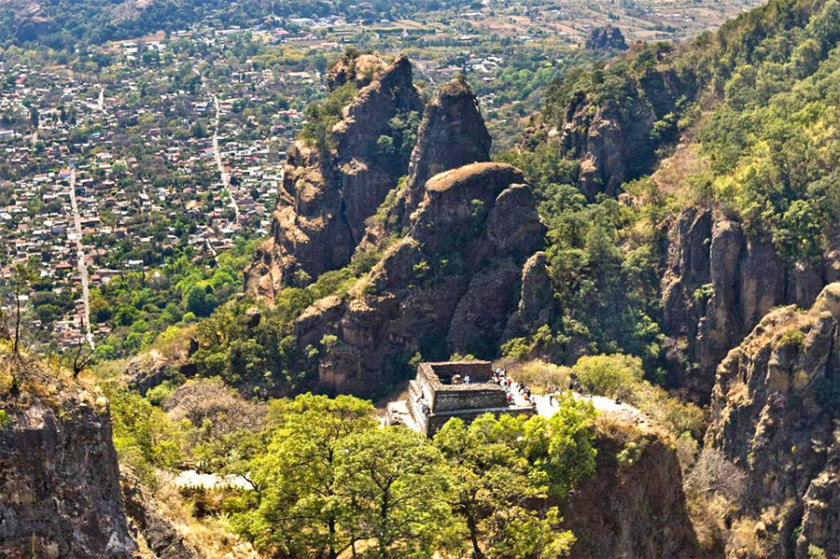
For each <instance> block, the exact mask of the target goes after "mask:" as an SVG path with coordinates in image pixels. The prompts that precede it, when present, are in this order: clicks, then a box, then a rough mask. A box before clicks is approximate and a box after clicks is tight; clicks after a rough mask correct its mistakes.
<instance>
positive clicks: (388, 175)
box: [246, 55, 490, 299]
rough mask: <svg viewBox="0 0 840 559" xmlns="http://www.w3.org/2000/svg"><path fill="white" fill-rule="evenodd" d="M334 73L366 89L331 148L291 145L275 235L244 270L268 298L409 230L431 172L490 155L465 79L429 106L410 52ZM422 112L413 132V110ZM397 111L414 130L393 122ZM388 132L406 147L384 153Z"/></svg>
mask: <svg viewBox="0 0 840 559" xmlns="http://www.w3.org/2000/svg"><path fill="white" fill-rule="evenodd" d="M327 81H328V84H329V86H330V88H332V89H334V88H337V87H340V86H342V85H344V84H346V83H348V82H353V83H354V84H356V86H357V87H359V88H360V89H359V92H358V95H357V96H356V99H355V100H354V101H353V102H352V103H351V104H350V105H349V106H348V107H347V108H346V109H345V117H344V119H343V120H342V121H341V122H339V123H338V124H337V125H336V126H335V127H334V128H333V130H332V133H331V138H332V139H331V144H332V145H334V146H335V148H334V149H333V150H332V151H330V153H329V154H325V153H322V152H321V151H319V150H317V149H315V148H314V147H313V146H311V145H308V144H307V143H306V142H304V141H298V142H296V143H295V145H294V146H293V147H292V148H291V149H290V150H289V153H288V162H287V165H286V169H285V177H284V182H283V188H282V190H281V192H280V193H279V199H278V204H277V209H276V210H275V212H274V218H273V220H272V225H271V237H270V238H269V240H268V241H266V242H265V243H264V244H263V245H262V246H261V247H260V248H259V250H258V252H257V257H256V259H255V261H254V263H253V265H252V266H251V267H250V269H249V270H248V271H247V272H246V286H247V287H248V289H249V290H250V291H251V292H253V293H256V294H257V295H260V296H263V297H265V298H267V299H271V298H272V297H273V296H274V293H276V291H277V290H279V289H282V288H283V287H286V286H289V285H301V284H305V283H307V282H308V281H310V280H313V279H316V278H317V277H318V276H319V275H320V274H322V273H324V272H326V271H329V270H334V269H338V268H341V267H343V266H345V265H347V264H348V263H349V262H350V259H351V257H352V255H353V254H354V252H356V251H368V250H381V249H382V248H383V247H384V244H385V243H386V241H387V239H388V238H389V237H400V236H402V235H404V234H405V233H406V231H407V230H406V228H407V226H408V222H409V216H410V214H411V212H413V211H415V210H416V209H417V206H418V205H419V204H420V202H421V201H422V200H423V195H424V189H423V187H424V185H425V183H426V180H428V179H429V178H430V177H432V176H433V175H436V174H438V173H440V172H443V171H447V170H449V169H454V168H457V167H460V166H462V165H466V164H468V163H473V162H477V161H489V159H490V135H489V134H488V132H487V129H486V127H485V125H484V120H483V119H482V118H481V113H480V111H479V108H478V103H477V101H476V98H475V95H474V94H473V93H472V91H471V90H470V88H469V86H468V85H467V83H466V82H464V81H463V80H459V79H456V80H453V81H452V82H450V83H448V84H444V85H443V86H441V87H440V88H439V89H438V90H437V92H436V93H435V95H434V97H433V98H432V100H431V101H429V103H428V104H426V106H425V108H423V107H422V102H421V100H420V97H419V95H418V93H417V91H416V89H415V87H414V85H413V83H412V77H411V64H410V62H409V61H408V59H407V58H405V57H400V58H398V59H397V61H395V62H394V64H392V65H391V66H386V65H384V63H383V62H382V61H381V60H380V59H379V58H377V57H374V56H372V55H362V56H359V57H357V58H355V59H352V60H342V61H340V62H339V63H338V64H336V65H335V66H334V67H333V68H332V69H331V70H330V73H329V74H328V77H327ZM421 110H422V112H423V116H422V120H421V121H420V123H419V128H417V129H416V130H415V129H413V128H411V127H410V126H411V125H410V120H411V119H410V118H409V117H408V116H407V115H412V114H413V113H417V112H419V111H421ZM395 118H396V120H401V121H402V122H403V123H405V124H407V125H408V126H409V128H408V129H405V130H395V129H394V128H393V125H394V122H395ZM415 133H416V139H415ZM381 137H387V138H389V139H391V140H392V141H393V139H394V138H396V139H397V143H398V144H399V145H395V146H394V147H393V151H391V152H388V153H385V154H383V152H382V147H381V146H380V145H379V144H378V143H377V142H378V141H379V139H380V138H381ZM387 143H388V142H386V144H387ZM386 147H387V146H386ZM407 154H410V157H409V156H408V155H407ZM403 176H405V177H406V180H405V181H404V182H401V181H399V179H400V177H403ZM377 210H380V212H381V214H382V216H383V218H381V219H378V220H377V219H373V216H374V214H376V213H377ZM299 272H305V274H300V273H299Z"/></svg>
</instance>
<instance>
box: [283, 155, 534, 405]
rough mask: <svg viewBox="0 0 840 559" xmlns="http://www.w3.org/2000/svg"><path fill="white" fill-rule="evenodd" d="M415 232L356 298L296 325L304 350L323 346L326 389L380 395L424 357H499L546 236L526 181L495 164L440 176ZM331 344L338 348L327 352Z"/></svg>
mask: <svg viewBox="0 0 840 559" xmlns="http://www.w3.org/2000/svg"><path fill="white" fill-rule="evenodd" d="M408 229H409V234H408V235H407V236H405V237H403V238H402V239H401V240H399V241H398V242H397V243H396V244H394V245H393V246H391V247H390V248H389V249H388V250H387V251H386V252H385V255H384V256H383V257H382V259H381V261H380V262H379V263H378V264H377V265H376V266H374V268H373V270H371V272H370V273H369V274H368V275H367V276H366V277H364V278H362V280H360V282H359V284H358V285H357V286H356V287H355V288H354V289H352V290H351V292H350V294H349V295H348V296H347V297H345V298H343V299H342V298H339V297H335V296H333V297H328V298H326V299H324V300H321V301H318V302H316V303H315V305H313V306H312V307H311V308H310V309H309V310H308V311H306V312H304V313H303V315H301V316H300V318H299V319H298V320H297V322H296V325H295V333H296V335H297V337H298V341H299V343H300V344H301V346H302V347H306V346H313V347H321V351H322V354H321V355H320V358H319V359H320V368H319V380H320V383H321V385H322V386H326V387H329V388H332V389H334V390H337V391H351V392H355V393H371V387H384V385H383V384H382V383H383V382H387V381H388V380H393V379H394V378H399V377H401V376H404V373H408V372H409V371H407V370H403V369H404V364H405V361H406V360H407V358H408V357H410V356H412V355H414V354H416V353H418V352H419V353H421V354H422V356H423V357H424V358H425V359H442V358H446V357H448V356H449V355H450V354H451V353H453V352H462V353H474V354H476V355H477V356H480V357H481V356H487V355H492V354H493V353H494V352H495V350H496V348H497V347H498V342H499V340H500V339H501V338H502V335H503V333H504V330H505V326H506V324H507V322H508V320H509V317H510V315H511V314H512V313H513V312H514V311H515V310H516V309H517V305H518V296H519V278H520V276H521V270H522V265H523V263H524V262H525V260H526V259H527V258H528V257H529V256H530V255H531V254H533V253H534V251H536V250H538V249H539V248H540V247H541V244H542V242H543V235H544V232H545V231H544V226H543V224H542V223H541V222H540V219H539V217H538V215H537V212H536V209H535V203H534V197H533V194H532V192H531V189H530V188H529V187H528V186H527V185H525V184H524V179H523V176H522V173H521V172H520V171H519V170H517V169H515V168H513V167H511V166H509V165H501V164H494V163H473V164H470V165H466V166H464V167H460V168H458V169H454V170H451V171H447V172H445V173H441V174H439V175H436V176H434V177H432V178H431V179H430V180H429V181H427V182H426V185H425V193H424V197H423V200H422V201H421V202H420V204H419V206H418V208H417V210H416V211H415V212H413V213H412V214H411V217H410V220H409V223H408ZM325 335H328V336H335V337H336V338H337V340H338V341H337V343H334V344H330V346H329V347H323V346H322V345H319V344H320V341H321V340H323V339H324V336H325Z"/></svg>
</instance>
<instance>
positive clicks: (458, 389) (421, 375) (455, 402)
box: [388, 361, 534, 436]
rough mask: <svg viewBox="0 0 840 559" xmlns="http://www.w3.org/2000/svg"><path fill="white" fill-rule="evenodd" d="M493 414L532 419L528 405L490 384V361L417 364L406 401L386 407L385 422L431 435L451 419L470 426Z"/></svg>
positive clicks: (491, 376)
mask: <svg viewBox="0 0 840 559" xmlns="http://www.w3.org/2000/svg"><path fill="white" fill-rule="evenodd" d="M485 413H492V414H494V415H496V416H499V415H501V414H511V415H532V414H533V413H534V410H533V409H532V408H531V407H530V406H528V405H521V404H517V403H514V402H512V401H511V402H509V401H508V395H507V392H506V391H505V389H504V388H503V387H502V386H500V385H499V384H497V383H496V382H493V370H492V367H491V365H490V362H489V361H451V362H442V363H420V365H419V366H418V367H417V377H416V378H415V379H414V380H412V381H411V382H410V383H409V385H408V396H407V397H406V399H405V400H399V401H397V402H391V403H390V404H388V422H389V423H391V424H403V425H406V426H407V427H410V428H411V429H414V430H415V431H419V432H421V433H425V434H427V435H429V436H431V435H434V434H435V433H437V431H438V430H439V429H440V428H441V427H443V425H444V424H445V423H446V422H447V421H449V419H451V418H453V417H459V418H461V419H462V420H464V422H466V423H469V422H471V421H472V420H473V419H475V418H476V417H478V416H479V415H482V414H485Z"/></svg>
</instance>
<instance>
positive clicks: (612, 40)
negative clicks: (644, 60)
mask: <svg viewBox="0 0 840 559" xmlns="http://www.w3.org/2000/svg"><path fill="white" fill-rule="evenodd" d="M586 48H587V49H589V50H627V43H626V42H625V41H624V35H623V34H622V33H621V29H619V28H618V27H613V26H612V25H607V26H606V27H596V28H595V29H593V30H592V32H591V33H590V34H589V37H588V38H587V39H586Z"/></svg>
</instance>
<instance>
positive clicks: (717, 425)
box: [705, 283, 840, 559]
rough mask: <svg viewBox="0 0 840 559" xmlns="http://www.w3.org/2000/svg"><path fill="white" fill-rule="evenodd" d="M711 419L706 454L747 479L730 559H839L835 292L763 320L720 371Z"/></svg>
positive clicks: (839, 339) (839, 297) (839, 364)
mask: <svg viewBox="0 0 840 559" xmlns="http://www.w3.org/2000/svg"><path fill="white" fill-rule="evenodd" d="M711 411H712V422H711V425H710V427H709V430H708V432H707V434H706V440H705V445H706V447H708V448H714V449H718V450H720V451H721V452H723V453H724V455H725V456H726V458H728V459H729V460H731V461H732V462H733V463H734V464H735V465H736V466H738V467H740V468H741V469H742V470H743V471H744V472H745V473H746V487H745V490H744V491H743V495H742V496H741V497H740V498H739V499H738V500H737V502H736V503H735V504H734V505H735V508H734V509H733V511H732V512H731V513H730V516H729V517H728V518H727V522H728V524H729V525H730V526H731V527H732V530H731V534H730V537H729V540H728V543H727V550H726V554H727V557H797V558H800V557H801V558H803V559H804V558H807V557H815V556H823V557H825V556H828V557H836V556H837V555H838V553H840V531H838V530H837V524H836V522H837V512H838V509H837V503H838V496H839V495H840V478H838V469H837V468H838V463H839V462H838V460H839V459H840V430H838V419H840V284H838V283H832V284H830V285H828V286H827V287H826V288H825V289H824V290H823V291H822V292H821V293H820V295H819V296H818V297H817V300H816V302H815V303H814V305H813V306H812V307H811V309H810V310H807V311H801V310H799V309H798V308H797V307H796V306H793V305H791V306H787V307H783V308H780V309H777V310H774V311H772V312H770V313H769V314H767V316H765V317H764V318H763V319H762V320H761V321H760V322H759V324H758V325H757V326H756V327H755V329H753V331H752V332H751V333H750V334H749V335H748V336H747V337H746V338H745V339H744V341H743V342H742V343H741V344H740V345H739V346H738V347H736V348H734V349H733V350H732V351H730V352H729V354H728V355H727V356H726V358H725V359H724V361H723V362H722V363H721V365H720V367H719V368H718V371H717V378H716V379H715V387H714V392H713V395H712V408H711ZM820 552H824V553H825V554H824V555H819V553H820Z"/></svg>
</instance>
